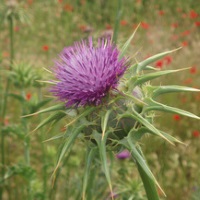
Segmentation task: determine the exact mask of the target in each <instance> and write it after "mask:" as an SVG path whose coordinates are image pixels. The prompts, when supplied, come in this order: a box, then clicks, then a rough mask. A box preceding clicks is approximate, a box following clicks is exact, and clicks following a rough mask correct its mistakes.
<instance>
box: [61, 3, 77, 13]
mask: <svg viewBox="0 0 200 200" xmlns="http://www.w3.org/2000/svg"><path fill="white" fill-rule="evenodd" d="M63 8H64V10H65V11H67V12H72V11H73V10H74V8H73V6H71V5H70V4H65V5H64V7H63Z"/></svg>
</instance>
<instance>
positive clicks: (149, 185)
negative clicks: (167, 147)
mask: <svg viewBox="0 0 200 200" xmlns="http://www.w3.org/2000/svg"><path fill="white" fill-rule="evenodd" d="M127 141H128V144H129V150H130V151H131V155H132V156H133V158H134V159H135V160H136V164H137V167H138V171H139V173H140V176H141V178H142V181H143V184H144V187H145V190H146V194H147V197H148V200H159V196H158V193H157V189H156V186H155V184H156V185H157V186H158V187H159V188H160V190H161V191H162V192H163V190H162V188H161V187H160V185H159V184H158V182H157V180H156V178H155V177H154V175H153V173H152V172H151V170H150V169H149V167H148V165H147V163H146V161H145V159H144V157H143V156H142V155H141V154H140V153H139V152H138V150H137V148H136V146H135V145H134V143H133V141H132V139H131V137H130V136H129V135H128V137H127ZM163 193H164V192H163Z"/></svg>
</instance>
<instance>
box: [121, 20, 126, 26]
mask: <svg viewBox="0 0 200 200" xmlns="http://www.w3.org/2000/svg"><path fill="white" fill-rule="evenodd" d="M120 24H121V26H126V25H127V24H128V23H127V21H126V20H121V21H120Z"/></svg>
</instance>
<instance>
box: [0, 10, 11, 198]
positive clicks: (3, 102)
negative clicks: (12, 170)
mask: <svg viewBox="0 0 200 200" xmlns="http://www.w3.org/2000/svg"><path fill="white" fill-rule="evenodd" d="M8 19H9V35H10V67H9V69H10V70H12V64H13V60H14V39H13V38H14V37H13V16H12V14H11V15H10V16H9V18H8ZM9 88H10V79H9V78H8V79H7V80H6V86H5V92H4V95H3V101H2V107H1V109H2V113H1V120H2V121H1V164H2V166H1V176H2V178H3V177H4V175H5V135H4V132H3V126H4V120H5V116H6V108H7V97H8V93H9ZM3 187H4V182H3V183H2V186H1V187H0V200H2V197H3Z"/></svg>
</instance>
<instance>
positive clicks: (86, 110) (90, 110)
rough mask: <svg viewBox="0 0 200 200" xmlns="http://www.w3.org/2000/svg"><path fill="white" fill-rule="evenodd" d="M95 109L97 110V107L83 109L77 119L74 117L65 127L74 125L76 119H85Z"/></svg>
mask: <svg viewBox="0 0 200 200" xmlns="http://www.w3.org/2000/svg"><path fill="white" fill-rule="evenodd" d="M96 109H97V107H86V108H84V111H83V112H82V113H81V114H79V115H78V116H77V117H75V118H74V119H73V120H71V121H70V122H69V123H68V124H67V125H65V127H68V126H69V125H71V124H73V123H75V122H76V121H77V120H78V119H80V118H82V117H86V116H87V115H89V114H90V113H91V112H93V111H94V110H96Z"/></svg>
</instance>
